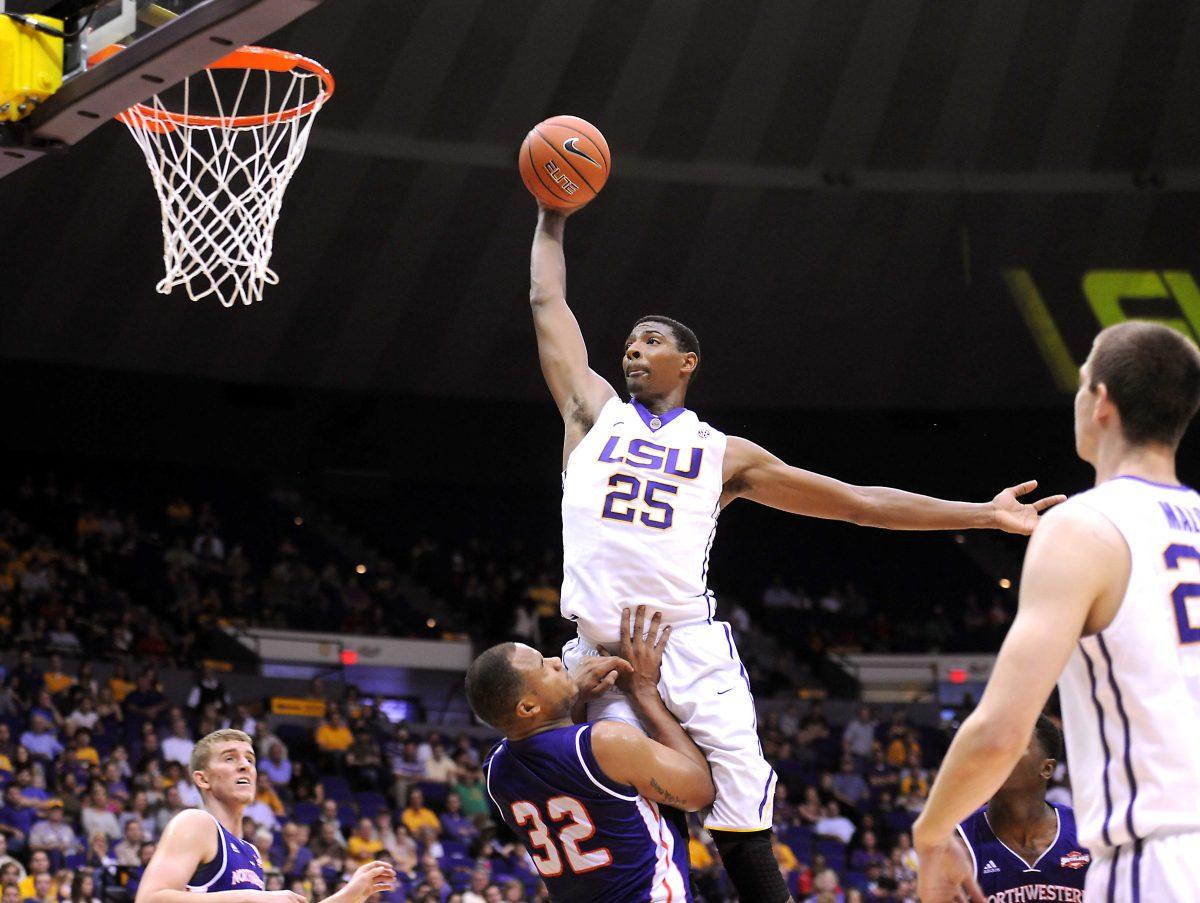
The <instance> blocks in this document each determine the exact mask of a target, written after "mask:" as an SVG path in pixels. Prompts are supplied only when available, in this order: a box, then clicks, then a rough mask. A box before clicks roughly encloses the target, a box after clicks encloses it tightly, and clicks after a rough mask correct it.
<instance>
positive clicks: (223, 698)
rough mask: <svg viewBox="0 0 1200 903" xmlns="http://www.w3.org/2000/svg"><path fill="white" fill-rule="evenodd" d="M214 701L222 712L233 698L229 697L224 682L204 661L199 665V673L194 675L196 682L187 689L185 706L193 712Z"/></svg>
mask: <svg viewBox="0 0 1200 903" xmlns="http://www.w3.org/2000/svg"><path fill="white" fill-rule="evenodd" d="M214 702H215V703H216V704H217V706H218V708H219V709H220V710H221V711H222V712H224V711H226V710H227V709H228V708H229V707H230V706H231V705H232V702H233V700H232V699H230V696H229V691H228V690H226V689H225V684H223V683H222V682H221V680H220V678H218V677H217V675H216V672H215V671H213V669H212V666H211V665H209V664H208V663H207V662H206V663H205V664H204V665H202V666H201V668H200V673H199V674H197V675H196V683H195V684H193V685H192V688H191V689H190V690H189V691H188V695H187V707H188V709H189V710H191V711H192V712H193V713H194V714H195V713H199V712H200V711H201V710H203V709H204V708H205V706H207V705H209V704H210V703H214Z"/></svg>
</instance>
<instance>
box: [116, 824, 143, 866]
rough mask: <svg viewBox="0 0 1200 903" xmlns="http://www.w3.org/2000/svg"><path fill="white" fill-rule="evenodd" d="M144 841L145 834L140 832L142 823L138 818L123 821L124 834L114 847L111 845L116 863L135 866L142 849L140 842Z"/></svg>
mask: <svg viewBox="0 0 1200 903" xmlns="http://www.w3.org/2000/svg"><path fill="white" fill-rule="evenodd" d="M145 842H146V836H145V835H144V834H143V833H142V823H141V822H140V821H139V820H138V819H136V818H135V819H131V820H130V821H127V822H125V828H124V835H123V836H122V837H121V840H120V842H119V843H117V845H116V846H115V847H113V849H112V852H113V855H115V856H116V858H117V865H128V866H137V865H138V863H139V861H140V857H141V851H142V844H143V843H145Z"/></svg>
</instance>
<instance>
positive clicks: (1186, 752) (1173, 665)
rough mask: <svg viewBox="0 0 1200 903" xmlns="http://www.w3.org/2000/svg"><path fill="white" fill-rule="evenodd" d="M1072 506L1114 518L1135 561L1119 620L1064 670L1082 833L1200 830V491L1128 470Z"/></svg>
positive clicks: (1100, 845)
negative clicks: (1133, 475) (1198, 493)
mask: <svg viewBox="0 0 1200 903" xmlns="http://www.w3.org/2000/svg"><path fill="white" fill-rule="evenodd" d="M1065 504H1067V505H1082V506H1085V507H1087V508H1090V509H1092V510H1094V511H1097V512H1099V513H1100V514H1102V515H1104V516H1105V517H1106V518H1107V519H1108V520H1109V521H1111V522H1112V523H1113V525H1114V526H1116V528H1117V529H1118V530H1119V531H1120V533H1121V535H1122V536H1123V537H1124V538H1125V542H1126V543H1127V545H1128V546H1129V554H1130V561H1131V568H1130V573H1129V584H1128V587H1127V588H1126V591H1125V596H1124V598H1123V599H1122V601H1121V607H1120V609H1119V610H1118V611H1117V614H1116V616H1115V617H1114V618H1113V621H1112V623H1111V624H1110V625H1109V626H1108V627H1106V628H1105V629H1104V630H1102V631H1100V632H1099V633H1097V634H1096V635H1095V636H1090V637H1084V638H1083V639H1081V640H1080V641H1079V644H1078V645H1077V646H1076V648H1075V651H1074V652H1073V653H1072V655H1071V659H1070V661H1069V662H1068V664H1067V667H1066V670H1065V671H1063V674H1062V677H1061V678H1060V679H1059V691H1060V694H1061V697H1062V711H1063V722H1064V724H1063V726H1064V728H1065V734H1066V742H1067V761H1068V762H1069V764H1070V773H1071V787H1072V797H1073V799H1074V803H1075V814H1076V819H1077V821H1078V824H1079V839H1080V841H1081V842H1082V843H1083V844H1084V845H1085V846H1087V847H1089V848H1091V850H1092V851H1093V852H1103V851H1104V850H1105V849H1110V850H1111V849H1112V848H1114V847H1122V846H1124V845H1125V844H1129V843H1134V844H1135V845H1136V847H1137V851H1138V852H1139V853H1140V851H1141V843H1140V841H1142V840H1145V839H1147V838H1152V837H1156V836H1157V837H1161V836H1163V835H1167V834H1172V833H1177V832H1182V831H1197V830H1200V495H1197V494H1196V492H1195V491H1193V490H1191V489H1189V488H1187V487H1184V486H1167V485H1162V484H1158V483H1151V482H1148V481H1146V480H1142V479H1139V478H1137V477H1128V476H1125V477H1117V478H1115V479H1112V480H1109V481H1107V482H1105V483H1102V484H1101V485H1099V486H1097V487H1096V488H1095V489H1092V490H1089V491H1088V492H1084V493H1081V494H1079V495H1077V496H1075V497H1074V498H1072V499H1071V500H1070V501H1068V502H1066V503H1065ZM1089 886H1090V885H1089ZM1110 899H1111V897H1110Z"/></svg>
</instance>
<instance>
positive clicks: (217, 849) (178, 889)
mask: <svg viewBox="0 0 1200 903" xmlns="http://www.w3.org/2000/svg"><path fill="white" fill-rule="evenodd" d="M191 771H192V780H193V781H194V782H195V784H196V787H197V789H199V791H200V797H201V798H202V799H203V800H204V808H203V809H186V810H184V811H183V812H180V813H179V814H178V815H176V816H175V817H174V818H173V819H171V821H170V822H169V823H168V824H167V827H166V828H165V829H164V830H163V835H162V839H161V840H160V841H159V843H158V848H157V849H156V850H155V852H154V857H153V858H152V859H151V860H150V864H149V865H147V866H146V874H145V875H144V876H143V878H142V881H141V884H140V885H139V886H138V892H137V903H188V901H189V899H191V894H192V893H197V892H199V893H209V894H215V895H216V897H217V898H218V900H217V903H221V901H223V903H307V901H306V900H305V899H304V897H302V896H300V894H296V893H293V892H292V891H288V890H277V891H268V890H264V889H263V887H264V884H263V868H262V860H261V859H259V856H258V851H257V850H256V849H255V848H254V847H253V846H252V845H251V844H250V843H248V842H246V841H245V840H243V839H242V812H243V811H244V810H245V808H246V807H247V806H249V805H250V804H251V803H253V802H254V792H255V781H256V779H257V777H258V772H257V770H256V768H255V764H254V747H253V745H252V744H251V742H250V738H249V737H248V736H247V735H246V734H244V733H242V732H241V731H238V730H230V729H226V730H219V731H214V732H213V733H211V734H209V735H208V736H206V737H203V738H202V739H201V740H200V741H199V742H198V743H197V744H196V746H195V749H194V750H193V751H192V760H191ZM395 875H396V873H395V871H394V870H393V869H392V867H391V866H390V865H388V864H387V863H386V862H368V863H367V864H366V865H363V866H361V867H360V868H359V869H358V871H356V872H355V873H354V876H353V877H352V878H351V879H350V880H349V881H348V882H346V885H345V886H344V887H342V889H341V890H339V891H338V892H337V893H335V894H333V895H331V896H330V897H328V898H327V899H326V903H362V901H364V900H366V899H367V897H369V896H371V895H372V894H374V893H377V892H379V891H387V890H391V889H392V887H393V884H394V880H393V879H394V878H395Z"/></svg>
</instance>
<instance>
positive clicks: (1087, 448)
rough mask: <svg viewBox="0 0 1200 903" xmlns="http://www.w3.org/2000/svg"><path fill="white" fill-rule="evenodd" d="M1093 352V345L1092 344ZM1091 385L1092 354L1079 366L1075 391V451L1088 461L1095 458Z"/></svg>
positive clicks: (1094, 426) (1093, 392)
mask: <svg viewBox="0 0 1200 903" xmlns="http://www.w3.org/2000/svg"><path fill="white" fill-rule="evenodd" d="M1092 350H1093V353H1095V346H1094V345H1093V346H1092ZM1091 385H1092V355H1091V354H1089V355H1088V359H1087V360H1086V361H1084V363H1083V366H1082V367H1080V368H1079V391H1077V392H1076V393H1075V453H1076V454H1077V455H1079V457H1080V458H1082V459H1083V460H1084V461H1087V462H1089V463H1092V462H1094V460H1095V450H1096V424H1095V421H1093V419H1092V413H1093V412H1094V411H1095V410H1096V401H1097V398H1096V392H1095V391H1094V390H1093V389H1092V388H1091Z"/></svg>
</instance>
